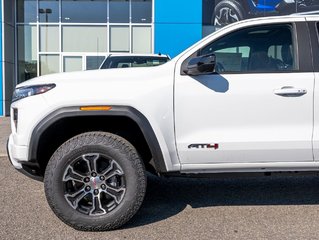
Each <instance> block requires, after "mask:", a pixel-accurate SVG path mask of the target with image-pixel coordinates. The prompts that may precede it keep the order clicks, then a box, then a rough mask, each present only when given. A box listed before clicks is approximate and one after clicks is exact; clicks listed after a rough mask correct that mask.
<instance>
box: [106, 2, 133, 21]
mask: <svg viewBox="0 0 319 240" xmlns="http://www.w3.org/2000/svg"><path fill="white" fill-rule="evenodd" d="M129 15H130V5H129V1H128V0H110V22H111V23H128V22H130V17H129Z"/></svg>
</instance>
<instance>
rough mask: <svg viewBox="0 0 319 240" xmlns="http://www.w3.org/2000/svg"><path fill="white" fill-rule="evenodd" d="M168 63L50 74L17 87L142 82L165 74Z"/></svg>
mask: <svg viewBox="0 0 319 240" xmlns="http://www.w3.org/2000/svg"><path fill="white" fill-rule="evenodd" d="M167 65H171V64H168V63H167V64H163V65H161V66H157V67H140V68H114V69H101V70H100V69H99V70H88V71H79V72H69V73H56V74H49V75H45V76H40V77H36V78H33V79H31V80H28V81H25V82H23V83H21V84H19V85H17V88H19V87H24V86H31V85H39V84H49V83H54V84H56V85H57V86H59V85H67V84H76V86H80V85H88V86H89V85H90V86H92V85H94V86H98V85H105V84H107V83H112V84H124V83H126V82H127V83H129V84H133V82H135V83H137V82H138V83H140V82H141V81H150V80H151V79H152V78H154V77H156V76H158V74H160V75H163V73H165V72H166V71H167V70H166V69H165V68H167Z"/></svg>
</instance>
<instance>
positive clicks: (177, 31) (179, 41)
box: [155, 24, 202, 58]
mask: <svg viewBox="0 0 319 240" xmlns="http://www.w3.org/2000/svg"><path fill="white" fill-rule="evenodd" d="M201 38H202V24H156V26H155V53H163V54H168V55H170V57H171V58H173V57H175V56H176V55H178V54H179V53H181V52H182V51H183V50H185V49H186V48H188V47H189V46H191V45H192V44H194V43H195V42H197V41H198V40H200V39H201Z"/></svg>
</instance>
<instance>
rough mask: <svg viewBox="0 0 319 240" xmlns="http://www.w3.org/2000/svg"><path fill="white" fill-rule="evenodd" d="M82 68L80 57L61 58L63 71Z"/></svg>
mask: <svg viewBox="0 0 319 240" xmlns="http://www.w3.org/2000/svg"><path fill="white" fill-rule="evenodd" d="M81 70H82V57H78V56H66V57H64V58H63V71H64V72H74V71H81Z"/></svg>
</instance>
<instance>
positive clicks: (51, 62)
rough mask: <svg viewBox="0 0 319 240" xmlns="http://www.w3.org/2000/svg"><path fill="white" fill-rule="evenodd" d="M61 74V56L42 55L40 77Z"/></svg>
mask: <svg viewBox="0 0 319 240" xmlns="http://www.w3.org/2000/svg"><path fill="white" fill-rule="evenodd" d="M58 72H60V57H59V55H57V54H56V55H49V54H42V55H40V75H46V74H50V73H58Z"/></svg>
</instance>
